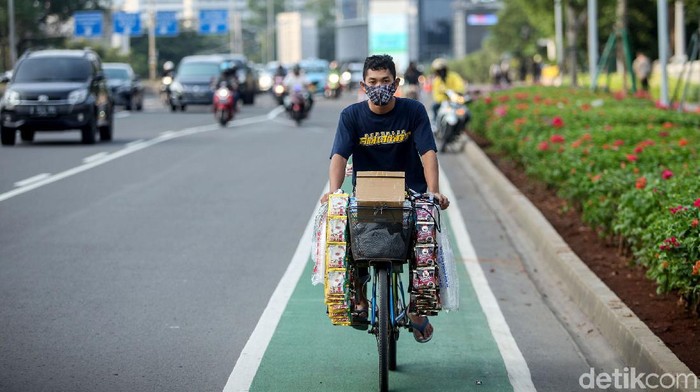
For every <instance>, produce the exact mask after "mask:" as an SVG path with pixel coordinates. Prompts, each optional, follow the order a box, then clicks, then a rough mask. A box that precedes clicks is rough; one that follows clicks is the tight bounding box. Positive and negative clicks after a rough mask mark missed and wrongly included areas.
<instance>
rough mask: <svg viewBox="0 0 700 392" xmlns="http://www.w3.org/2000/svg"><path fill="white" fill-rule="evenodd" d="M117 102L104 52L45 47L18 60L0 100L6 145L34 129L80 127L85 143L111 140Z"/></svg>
mask: <svg viewBox="0 0 700 392" xmlns="http://www.w3.org/2000/svg"><path fill="white" fill-rule="evenodd" d="M113 118H114V117H113V103H112V98H111V95H110V93H109V89H108V87H107V82H106V79H105V76H104V72H103V71H102V61H101V60H100V57H99V56H98V55H97V54H96V53H95V52H93V51H91V50H41V51H35V52H28V53H25V54H24V55H23V56H22V57H21V58H20V60H19V61H18V62H17V65H16V66H15V68H14V70H13V75H12V78H11V79H10V82H9V84H8V85H7V88H6V90H5V93H4V95H3V97H2V100H0V119H1V121H2V122H1V124H0V125H1V129H0V133H1V134H2V144H3V145H14V144H15V138H16V135H17V131H18V130H19V131H20V135H21V137H22V140H23V141H26V142H31V141H33V140H34V133H35V132H36V131H65V130H70V129H77V130H80V132H81V140H82V142H83V143H85V144H92V143H95V141H96V139H97V134H98V132H99V135H100V140H112V129H113Z"/></svg>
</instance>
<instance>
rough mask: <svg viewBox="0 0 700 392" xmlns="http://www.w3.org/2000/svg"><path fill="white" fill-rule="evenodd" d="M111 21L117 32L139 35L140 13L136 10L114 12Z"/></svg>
mask: <svg viewBox="0 0 700 392" xmlns="http://www.w3.org/2000/svg"><path fill="white" fill-rule="evenodd" d="M112 21H113V29H114V32H115V33H117V34H128V35H141V14H140V13H138V12H115V13H114V14H112Z"/></svg>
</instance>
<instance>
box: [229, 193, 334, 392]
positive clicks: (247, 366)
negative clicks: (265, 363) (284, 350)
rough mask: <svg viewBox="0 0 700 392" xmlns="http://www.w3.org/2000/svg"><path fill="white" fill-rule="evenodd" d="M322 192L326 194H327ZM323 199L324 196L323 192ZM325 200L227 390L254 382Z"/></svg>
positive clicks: (237, 390)
mask: <svg viewBox="0 0 700 392" xmlns="http://www.w3.org/2000/svg"><path fill="white" fill-rule="evenodd" d="M326 192H328V184H326V187H325V188H324V189H323V193H326ZM323 193H322V194H323ZM319 199H320V195H319ZM320 205H321V203H316V207H315V208H314V212H313V213H312V214H311V219H309V223H307V224H306V229H305V230H304V234H303V235H302V236H301V239H300V240H299V245H298V246H297V250H296V252H294V256H293V257H292V261H290V263H289V266H287V270H286V271H285V272H284V275H283V276H282V279H280V282H279V283H278V284H277V288H275V291H274V292H273V293H272V296H271V297H270V300H269V301H268V303H267V306H266V307H265V310H264V311H263V313H262V315H261V316H260V319H259V320H258V324H257V325H256V326H255V330H253V333H252V334H251V335H250V337H249V338H248V342H247V343H246V345H245V347H243V350H242V351H241V355H240V356H239V357H238V360H237V361H236V365H235V366H234V367H233V371H232V372H231V375H230V376H229V377H228V382H226V385H225V386H224V392H240V391H248V390H249V389H250V384H251V383H252V382H253V378H254V377H255V373H257V371H258V367H259V366H260V361H261V360H262V358H263V355H264V354H265V351H266V350H267V346H268V344H270V340H271V339H272V335H273V334H274V333H275V329H276V328H277V324H278V323H279V321H280V318H281V317H282V313H283V312H284V309H285V308H286V307H287V302H289V298H290V297H291V296H292V293H293V292H294V288H295V287H296V285H297V283H298V282H299V278H300V277H301V275H302V273H303V272H304V267H305V266H306V263H307V262H308V261H309V256H310V255H311V235H312V233H313V229H314V218H315V217H316V211H318V208H319V207H320Z"/></svg>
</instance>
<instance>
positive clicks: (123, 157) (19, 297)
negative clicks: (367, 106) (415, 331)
mask: <svg viewBox="0 0 700 392" xmlns="http://www.w3.org/2000/svg"><path fill="white" fill-rule="evenodd" d="M354 98H355V96H354V95H346V96H344V97H342V98H341V99H340V100H338V101H329V100H324V99H323V98H318V99H317V104H316V106H315V107H314V109H313V112H312V113H311V116H310V118H309V119H308V120H307V121H305V122H304V123H303V124H302V126H301V127H297V126H295V125H294V123H293V122H292V121H290V120H289V119H287V118H286V117H285V115H284V113H281V114H280V113H279V111H278V110H276V109H275V105H274V103H273V101H272V100H271V99H269V97H266V96H261V97H259V99H258V100H257V102H256V104H255V105H254V106H244V107H242V109H241V112H240V113H239V115H238V116H237V117H236V119H235V121H234V122H232V123H231V124H229V126H228V127H227V128H221V127H219V126H218V125H216V124H215V121H214V118H213V116H212V114H211V113H210V112H209V108H205V107H199V108H197V107H189V108H188V111H187V112H185V113H181V112H177V113H170V112H169V111H167V110H166V109H165V108H164V107H162V106H161V105H160V104H159V103H158V102H157V101H156V100H155V99H151V100H150V101H148V102H147V105H146V108H145V110H144V111H143V112H133V113H128V112H121V113H120V114H119V115H118V116H117V117H118V118H117V119H116V122H115V136H114V141H113V142H110V143H98V144H95V145H90V146H86V145H82V144H80V143H79V140H80V137H79V134H78V133H77V132H72V133H56V134H53V133H38V134H37V137H36V140H35V142H34V143H32V144H27V143H18V144H17V145H16V146H14V147H3V148H1V149H0V166H1V167H2V170H1V171H0V225H1V226H2V228H1V229H0V390H1V391H221V390H223V389H224V388H225V387H226V386H227V385H228V388H232V386H233V385H234V384H235V385H239V386H240V385H241V383H243V381H241V380H242V378H239V379H238V380H236V379H235V378H236V377H237V375H238V374H239V373H238V371H237V370H235V369H236V368H239V366H242V364H244V362H245V361H246V360H247V359H246V358H243V357H245V356H241V353H242V352H244V348H246V344H248V347H247V348H246V349H249V348H251V347H252V346H256V345H257V346H258V347H257V348H260V347H266V350H263V351H264V359H261V360H259V361H258V364H257V365H255V366H254V367H253V368H252V370H250V369H249V376H248V377H249V378H250V380H249V382H247V386H244V387H241V388H242V389H248V388H250V390H261V391H270V390H280V391H293V390H300V391H301V390H303V391H311V390H366V389H368V390H371V389H372V388H373V387H374V385H375V382H374V380H376V374H375V372H376V351H372V350H373V344H372V342H373V340H372V339H371V337H370V336H367V335H366V334H364V333H361V332H358V331H354V330H352V331H351V329H350V328H342V327H332V326H331V325H330V323H329V322H328V321H327V319H326V318H325V314H324V313H323V312H324V308H323V304H322V293H321V291H320V288H319V287H314V286H311V284H310V279H309V277H310V276H309V273H308V272H309V271H310V270H308V269H309V268H310V263H309V262H307V261H308V253H307V254H305V255H302V256H304V257H305V258H304V260H303V262H302V263H301V264H300V265H301V268H302V270H300V271H299V273H300V274H301V275H300V276H301V278H298V280H297V281H295V280H293V279H292V281H291V283H289V282H288V284H290V285H291V286H290V287H291V290H292V291H291V296H290V298H289V302H288V303H287V302H285V303H284V305H285V306H283V307H282V309H280V312H281V313H280V315H279V317H278V319H277V320H275V323H276V322H277V321H278V320H279V324H275V323H272V324H269V325H268V327H269V329H270V330H271V332H270V333H271V334H272V337H271V339H268V341H266V342H264V343H260V342H259V341H258V340H252V339H251V335H256V334H257V332H255V331H258V330H259V328H263V327H265V326H264V325H260V324H265V323H267V320H268V319H267V318H265V319H264V322H261V323H260V324H259V323H258V321H259V320H260V318H261V315H263V313H264V312H266V309H269V306H268V305H269V304H268V302H269V301H270V298H271V297H273V295H274V294H273V293H275V290H276V288H278V284H279V283H280V282H281V281H282V282H284V281H285V279H287V278H286V277H288V275H289V273H288V266H290V260H292V261H293V260H294V258H295V255H296V254H297V253H298V252H296V251H297V248H298V246H299V244H300V243H302V244H303V243H304V238H303V233H304V231H305V228H307V225H308V222H309V220H310V218H311V217H312V216H313V214H314V212H315V211H314V209H315V206H316V204H317V201H318V197H319V196H320V194H321V193H322V191H323V189H324V186H325V184H326V182H327V171H328V154H329V150H330V146H331V144H332V139H333V133H334V131H335V126H336V123H337V118H338V113H339V112H340V109H341V108H342V107H343V106H345V105H347V104H349V103H350V102H352V101H353V100H354ZM440 159H441V165H442V167H443V170H444V172H445V180H444V183H445V184H448V183H449V185H450V186H451V188H452V190H453V192H454V201H456V203H454V202H453V205H456V206H457V207H456V208H453V212H452V214H459V213H460V212H461V214H459V216H461V218H457V216H456V215H455V216H451V218H450V224H451V226H452V227H453V231H454V233H455V242H456V243H455V248H456V249H458V252H459V253H460V256H459V257H460V260H461V261H464V263H463V265H462V266H461V267H460V274H461V279H462V282H463V283H462V289H463V290H462V304H463V306H462V310H460V311H459V312H451V313H448V314H441V315H440V316H439V317H437V318H436V319H435V322H434V323H435V326H436V335H435V338H434V339H433V342H430V343H428V344H426V345H420V346H418V345H417V343H415V342H413V341H412V339H411V337H410V335H408V334H407V333H406V334H404V335H403V337H402V339H401V341H400V344H401V345H402V346H401V347H400V350H402V351H401V353H406V354H405V355H406V356H403V357H400V359H399V362H400V363H401V361H402V359H401V358H403V360H405V361H407V362H404V363H407V365H406V366H405V367H404V368H403V370H402V373H401V372H400V374H399V375H397V376H395V378H394V379H392V381H393V382H395V384H392V385H394V386H395V388H397V389H395V390H424V391H426V390H428V391H430V390H465V391H466V390H479V391H482V390H494V391H502V390H509V389H514V390H535V389H536V390H540V391H558V392H560V391H576V390H582V389H581V388H580V386H579V377H580V376H581V375H582V374H583V373H586V372H589V370H590V368H591V367H595V368H596V371H598V372H600V371H603V372H609V373H612V372H613V370H614V369H622V367H623V366H624V365H623V364H620V363H619V361H618V360H617V358H616V356H615V355H614V354H613V352H612V350H611V349H610V347H609V345H608V344H607V343H606V342H604V341H603V340H602V339H601V338H600V337H599V334H598V333H597V331H596V330H595V327H593V326H591V325H590V323H589V322H588V321H587V320H586V319H585V317H583V316H582V315H581V314H579V313H578V312H577V311H576V310H575V309H572V307H571V305H570V302H569V301H567V299H566V295H565V293H564V292H563V291H561V288H560V287H558V286H557V282H556V281H552V280H551V279H549V278H548V277H547V274H546V272H541V271H540V272H539V273H533V271H532V270H531V269H530V268H529V267H528V265H529V264H528V258H531V257H532V256H531V255H530V254H529V253H528V251H527V249H522V248H519V247H517V246H516V245H515V244H516V243H517V241H513V239H512V238H511V236H512V235H513V234H512V233H508V232H507V231H506V228H505V227H503V225H502V223H501V222H499V221H498V220H497V219H496V218H495V216H494V214H493V212H492V211H490V209H489V207H487V204H486V203H485V198H488V197H489V195H487V194H483V193H482V192H481V191H480V190H479V186H478V184H477V183H474V181H473V180H472V179H471V177H470V176H469V167H467V166H465V164H464V162H463V160H461V159H460V158H459V155H458V154H444V155H441V156H440ZM454 211H456V212H454ZM462 221H463V223H462ZM458 226H459V227H458ZM460 227H462V229H460ZM462 231H464V233H467V234H466V235H467V237H464V234H462ZM465 238H466V239H465ZM292 264H294V263H292ZM289 268H290V269H291V268H292V267H289ZM474 268H480V269H481V270H482V272H483V274H484V276H485V282H486V285H485V286H484V284H483V282H481V283H478V282H477V283H474V279H475V278H474V275H473V274H474V272H473V271H475V270H474ZM487 291H488V292H490V293H491V294H490V295H492V296H493V299H494V300H495V301H494V302H493V303H487V302H484V301H485V300H484V298H485V296H486V297H488V295H487V294H488V293H486V292H487ZM485 293H486V294H485ZM494 304H496V305H495V307H494V306H493V305H494ZM290 312H292V313H291V314H292V315H294V314H302V315H306V316H304V317H291V316H290ZM299 312H301V313H299ZM499 315H500V316H499ZM499 317H502V318H503V323H502V324H499V323H496V324H494V321H493V319H495V318H496V319H497V318H499ZM504 325H505V328H504ZM494 326H495V327H496V328H497V331H494ZM499 328H500V329H499ZM256 336H257V335H256ZM509 336H510V339H512V340H513V344H506V346H503V345H502V344H501V339H502V338H503V337H505V339H506V340H508V337H509ZM249 339H251V340H249ZM355 339H357V342H358V344H355V343H354V342H355ZM341 341H342V343H339V344H338V346H337V347H336V346H333V345H334V342H341ZM251 342H252V343H251ZM359 342H361V343H359ZM268 344H269V345H268ZM504 347H506V348H504ZM252 348H255V347H252ZM341 348H342V349H341ZM344 353H346V354H344ZM517 353H520V356H521V357H522V359H523V360H522V361H520V362H519V365H518V366H519V367H518V368H517V369H519V370H523V367H522V365H523V364H524V369H525V370H526V372H525V373H524V374H523V373H522V372H521V373H519V374H518V375H515V374H514V373H513V369H514V368H511V367H509V366H510V365H509V358H511V357H513V356H515V357H517V356H518V355H517ZM344 355H347V357H345V356H344ZM402 355H403V354H402ZM241 358H242V359H241ZM258 359H260V358H258ZM312 359H313V361H312ZM237 361H238V363H239V365H237ZM423 361H425V362H423ZM436 361H438V362H436ZM254 362H255V361H254ZM254 362H251V363H254ZM516 362H517V361H516ZM329 363H333V364H334V366H332V367H331V368H330V370H328V369H327V368H320V369H319V366H324V365H326V364H329ZM349 363H352V364H353V365H352V367H350V366H349V365H347V364H349ZM422 363H429V364H432V365H431V366H432V367H428V368H429V369H433V368H434V369H433V370H436V371H437V373H436V372H435V371H434V372H425V371H423V370H421V369H425V366H424V365H422ZM312 367H313V371H312ZM348 369H350V370H351V371H348ZM250 372H252V373H250ZM421 372H422V374H423V375H422V376H420V377H411V376H410V375H411V374H421ZM328 374H332V376H331V377H330V378H328V380H335V381H337V383H336V384H333V383H332V382H331V381H327V383H326V384H323V383H322V382H321V381H322V380H325V378H324V377H325V376H324V375H328ZM450 374H455V375H456V376H455V377H450ZM431 375H432V376H431ZM358 379H361V380H363V383H362V384H361V385H362V386H361V387H360V386H357V384H356V383H355V382H356V381H357V380H358ZM514 380H515V381H514ZM528 380H529V383H528V382H527V381H528ZM445 382H446V384H445ZM521 382H523V383H521ZM402 383H403V384H402ZM441 383H442V384H441ZM332 385H335V387H334V388H333V387H331V386H332ZM441 385H442V387H441ZM512 385H514V386H512ZM356 387H357V388H359V389H356ZM436 388H437V389H436Z"/></svg>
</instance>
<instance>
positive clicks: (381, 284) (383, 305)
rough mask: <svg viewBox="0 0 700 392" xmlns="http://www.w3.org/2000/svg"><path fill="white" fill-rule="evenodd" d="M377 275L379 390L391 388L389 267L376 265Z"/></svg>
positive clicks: (385, 391)
mask: <svg viewBox="0 0 700 392" xmlns="http://www.w3.org/2000/svg"><path fill="white" fill-rule="evenodd" d="M376 275H377V324H378V328H377V350H378V351H379V390H380V391H381V392H387V391H388V390H389V356H390V353H389V346H390V343H389V341H390V338H391V336H390V334H391V332H390V325H389V277H388V274H387V268H386V267H384V266H378V267H376Z"/></svg>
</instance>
